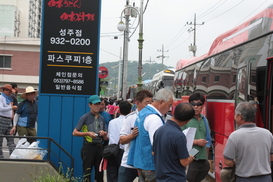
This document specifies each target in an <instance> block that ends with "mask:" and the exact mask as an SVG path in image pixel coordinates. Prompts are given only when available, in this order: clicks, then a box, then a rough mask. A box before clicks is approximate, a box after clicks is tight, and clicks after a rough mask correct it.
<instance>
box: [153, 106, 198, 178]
mask: <svg viewBox="0 0 273 182" xmlns="http://www.w3.org/2000/svg"><path fill="white" fill-rule="evenodd" d="M193 116H194V110H193V108H192V106H191V105H190V104H188V103H180V104H178V105H177V106H176V108H175V111H174V116H173V117H172V118H171V119H170V120H168V121H167V123H166V124H165V125H163V126H161V127H160V128H158V130H157V131H156V132H155V134H154V144H153V152H154V159H155V172H156V181H157V182H161V181H162V182H168V181H169V182H175V181H177V182H186V173H185V171H186V166H187V165H188V164H189V163H190V162H192V161H193V156H190V155H189V153H188V150H187V140H186V136H185V135H184V133H183V132H182V130H181V128H180V127H181V126H184V125H185V124H187V122H188V121H189V120H190V119H191V118H192V117H193Z"/></svg>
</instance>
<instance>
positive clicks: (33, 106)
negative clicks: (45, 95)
mask: <svg viewBox="0 0 273 182" xmlns="http://www.w3.org/2000/svg"><path fill="white" fill-rule="evenodd" d="M16 113H17V114H19V115H20V116H19V119H18V123H17V125H19V126H22V127H29V128H34V127H35V122H36V120H37V115H38V105H37V102H36V101H35V100H34V101H33V102H31V101H29V100H27V99H25V100H24V101H23V102H20V104H19V105H18V108H17V110H16Z"/></svg>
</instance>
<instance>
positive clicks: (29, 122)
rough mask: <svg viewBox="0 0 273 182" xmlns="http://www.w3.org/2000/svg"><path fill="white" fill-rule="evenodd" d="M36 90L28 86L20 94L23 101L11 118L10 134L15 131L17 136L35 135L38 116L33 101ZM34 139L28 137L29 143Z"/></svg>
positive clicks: (36, 106)
mask: <svg viewBox="0 0 273 182" xmlns="http://www.w3.org/2000/svg"><path fill="white" fill-rule="evenodd" d="M36 95H37V90H35V89H34V88H33V87H31V86H28V87H27V88H26V90H25V92H24V93H23V94H22V95H21V98H22V99H25V100H24V101H23V102H20V104H19V105H18V109H17V111H16V114H15V116H14V119H13V128H12V130H11V131H10V134H14V133H15V131H16V125H17V131H18V134H19V136H24V135H25V136H36V135H37V132H36V129H35V122H36V120H37V116H38V105H37V102H36V101H35V99H34V98H35V97H36ZM34 141H35V139H28V142H29V143H32V142H34Z"/></svg>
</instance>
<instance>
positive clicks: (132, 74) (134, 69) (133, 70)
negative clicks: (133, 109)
mask: <svg viewBox="0 0 273 182" xmlns="http://www.w3.org/2000/svg"><path fill="white" fill-rule="evenodd" d="M99 66H104V67H106V68H107V69H108V77H107V78H106V79H107V80H108V82H112V83H113V84H114V85H117V84H118V70H119V62H118V61H116V62H106V63H101V64H99ZM142 67H143V69H142V81H144V80H150V79H152V78H153V76H154V74H156V73H158V72H159V71H161V70H162V64H158V63H152V64H149V63H145V64H143V65H142ZM166 68H172V67H167V66H166V65H164V66H163V69H166ZM127 69H128V70H127V83H128V85H129V86H131V85H136V84H137V77H138V62H137V61H128V68H127ZM121 71H122V67H121Z"/></svg>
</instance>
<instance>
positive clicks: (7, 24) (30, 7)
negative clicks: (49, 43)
mask: <svg viewBox="0 0 273 182" xmlns="http://www.w3.org/2000/svg"><path fill="white" fill-rule="evenodd" d="M41 17H42V1H40V0H9V1H7V0H0V36H10V37H30V38H40V37H41V20H42V19H41Z"/></svg>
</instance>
